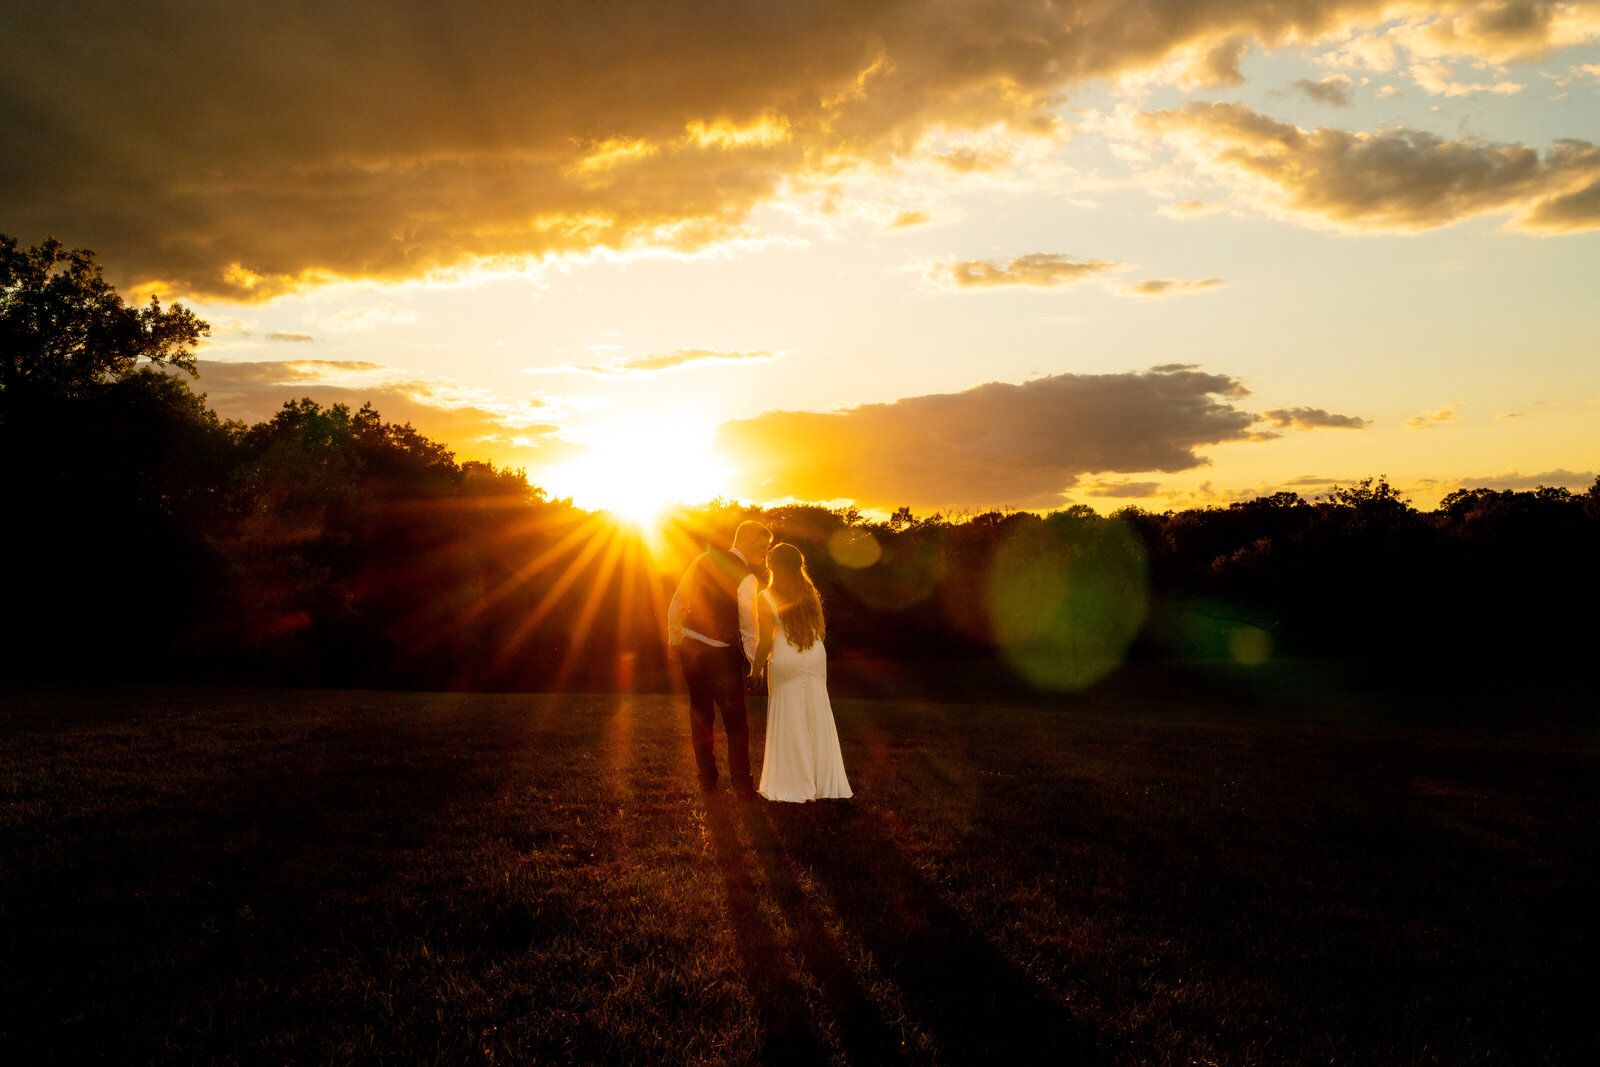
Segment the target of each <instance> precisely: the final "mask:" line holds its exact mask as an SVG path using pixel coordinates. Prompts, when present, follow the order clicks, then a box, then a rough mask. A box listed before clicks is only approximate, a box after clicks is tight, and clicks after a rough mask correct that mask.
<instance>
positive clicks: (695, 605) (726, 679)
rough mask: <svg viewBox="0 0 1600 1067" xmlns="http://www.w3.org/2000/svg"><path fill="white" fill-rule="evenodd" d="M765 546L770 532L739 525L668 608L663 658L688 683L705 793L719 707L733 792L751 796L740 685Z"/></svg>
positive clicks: (712, 782) (691, 572) (693, 568)
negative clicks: (727, 543)
mask: <svg viewBox="0 0 1600 1067" xmlns="http://www.w3.org/2000/svg"><path fill="white" fill-rule="evenodd" d="M771 547H772V531H770V530H768V529H767V528H766V527H765V526H762V525H761V524H760V523H758V522H742V523H740V524H739V528H738V529H737V530H735V531H734V533H733V547H732V548H731V549H729V550H727V551H723V550H722V549H720V548H713V549H710V550H708V551H706V552H704V553H702V554H701V555H700V557H699V558H698V559H696V560H695V561H694V562H693V563H692V564H690V565H689V569H688V571H686V572H685V573H684V576H683V580H682V581H681V582H679V583H678V591H677V592H676V593H674V594H673V596H672V606H671V607H669V608H668V609H667V646H668V647H667V656H668V658H669V659H674V660H677V661H678V662H679V663H681V664H682V665H683V679H684V681H685V682H687V683H688V684H689V740H690V742H691V743H692V744H693V746H694V761H695V765H696V767H697V768H698V770H699V772H700V789H701V791H702V792H705V793H711V792H713V791H715V789H716V788H717V758H716V755H715V754H714V753H713V752H712V747H711V730H712V725H713V723H714V720H715V718H716V709H717V708H721V709H722V728H723V729H724V730H725V731H727V734H728V774H729V776H730V777H731V778H732V779H733V790H734V792H735V793H737V794H738V795H739V796H740V797H741V798H743V799H746V800H748V799H749V798H751V797H754V796H755V795H756V788H755V783H754V782H753V781H752V780H751V778H750V728H749V725H748V723H747V722H746V716H745V706H744V683H745V674H746V673H747V671H748V670H749V668H748V667H747V665H746V664H747V662H748V660H749V658H750V656H751V655H752V654H754V652H755V649H756V588H757V584H758V583H757V581H756V569H757V568H759V567H760V566H761V565H762V564H763V563H764V562H766V558H767V549H769V548H771Z"/></svg>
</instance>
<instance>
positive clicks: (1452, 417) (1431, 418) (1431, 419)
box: [1406, 404, 1461, 430]
mask: <svg viewBox="0 0 1600 1067" xmlns="http://www.w3.org/2000/svg"><path fill="white" fill-rule="evenodd" d="M1459 407H1461V405H1460V404H1446V405H1445V406H1444V407H1442V408H1440V409H1439V410H1438V411H1430V412H1428V413H1426V414H1424V415H1413V416H1411V418H1409V419H1407V420H1406V427H1407V428H1408V429H1412V430H1431V429H1433V427H1434V426H1435V425H1436V424H1438V423H1441V422H1455V421H1456V418H1457V416H1456V409H1457V408H1459Z"/></svg>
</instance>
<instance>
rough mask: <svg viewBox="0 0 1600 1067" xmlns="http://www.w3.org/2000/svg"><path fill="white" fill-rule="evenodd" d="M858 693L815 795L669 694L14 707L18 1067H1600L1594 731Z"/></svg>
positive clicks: (1110, 699) (1197, 706)
mask: <svg viewBox="0 0 1600 1067" xmlns="http://www.w3.org/2000/svg"><path fill="white" fill-rule="evenodd" d="M841 688H842V689H849V688H850V687H848V686H841ZM858 691H859V687H858ZM1046 705H1047V706H1046ZM836 710H837V715H838V719H839V724H840V733H841V735H842V738H843V744H844V752H845V761H846V765H847V767H848V768H849V771H850V775H851V779H852V784H853V785H854V787H855V790H856V798H855V799H854V800H853V801H849V802H843V803H830V804H812V805H803V806H792V805H772V804H767V803H765V802H756V803H751V804H741V803H738V802H736V801H734V800H733V799H732V798H731V797H730V796H728V795H727V794H724V795H723V797H722V799H720V800H717V801H715V802H712V803H709V804H708V803H706V802H704V801H703V800H702V799H701V797H700V796H699V794H698V793H697V791H696V790H695V787H694V774H693V769H692V761H691V759H690V757H689V752H688V745H687V733H686V728H685V727H686V714H685V712H684V708H683V705H682V703H681V701H680V700H678V699H676V698H673V697H670V696H653V695H650V696H633V697H618V696H595V695H561V696H481V695H458V694H398V693H371V692H363V693H352V692H301V691H265V690H261V691H234V690H230V691H222V690H211V691H207V690H153V689H151V690H130V691H95V692H70V693H68V692H39V691H31V692H21V693H17V692H12V693H9V694H7V695H6V696H5V710H4V711H0V1060H3V1061H4V1062H6V1063H15V1064H24V1063H48V1062H62V1063H82V1062H88V1061H93V1060H105V1061H108V1062H115V1063H142V1062H149V1061H166V1062H182V1063H201V1062H220V1061H233V1062H268V1063H327V1062H348V1061H368V1060H370V1061H380V1060H381V1061H382V1062H385V1063H406V1062H471V1063H539V1062H551V1063H556V1062H600V1063H605V1062H616V1063H657V1062H659V1063H756V1062H780V1063H788V1062H794V1063H808V1062H828V1061H833V1062H849V1063H878V1062H895V1061H909V1062H941V1063H988V1062H1010V1063H1016V1062H1023V1063H1031V1062H1051V1063H1074V1062H1082V1063H1119V1064H1120V1063H1127V1064H1133V1063H1170V1064H1191V1063H1197V1064H1210V1063H1216V1064H1252V1063H1262V1064H1267V1063H1307V1064H1309V1063H1318V1064H1424V1063H1443V1064H1459V1063H1486V1064H1488V1063H1495V1064H1498V1063H1526V1064H1532V1063H1571V1064H1588V1063H1592V1062H1595V1059H1596V1056H1597V1055H1600V1023H1597V1021H1596V1012H1595V1010H1594V1007H1593V994H1592V987H1591V986H1590V985H1589V982H1590V981H1591V980H1592V979H1593V976H1594V974H1595V972H1596V964H1595V957H1596V952H1597V949H1600V943H1597V938H1596V932H1597V922H1596V918H1595V907H1596V901H1597V897H1600V878H1597V869H1600V868H1597V863H1596V860H1597V851H1600V840H1597V833H1596V830H1597V815H1600V775H1597V773H1596V772H1597V771H1600V756H1597V752H1600V748H1597V734H1596V731H1595V729H1594V726H1593V724H1592V722H1590V723H1585V722H1584V721H1583V720H1582V718H1581V716H1579V717H1576V718H1574V717H1568V718H1567V719H1566V720H1564V721H1561V720H1548V721H1545V722H1544V723H1543V724H1542V725H1531V724H1524V725H1522V726H1519V727H1516V728H1512V727H1508V726H1506V725H1504V723H1500V724H1495V723H1493V722H1488V721H1484V720H1481V719H1478V720H1474V721H1472V722H1470V723H1457V722H1451V721H1450V718H1449V714H1448V713H1449V712H1450V710H1451V709H1448V708H1442V707H1440V708H1433V709H1426V708H1423V709H1417V708H1412V709H1411V710H1412V711H1417V712H1419V713H1422V712H1428V711H1430V710H1431V712H1432V713H1433V714H1431V715H1427V714H1423V715H1422V717H1421V718H1420V719H1419V718H1417V717H1416V716H1413V717H1411V718H1410V719H1407V720H1400V719H1397V718H1396V717H1395V716H1394V715H1393V714H1391V712H1392V711H1393V710H1394V709H1393V708H1388V707H1386V706H1385V705H1384V704H1383V702H1382V701H1381V700H1379V699H1376V698H1373V699H1368V698H1366V697H1362V696H1360V695H1359V694H1354V693H1350V694H1340V693H1336V692H1331V691H1329V690H1327V689H1325V688H1321V687H1310V686H1306V685H1304V684H1293V682H1292V680H1289V681H1281V682H1279V683H1274V684H1272V685H1266V686H1260V685H1258V686H1254V687H1251V686H1247V685H1242V684H1234V683H1232V682H1228V681H1226V680H1218V679H1214V678H1207V677H1206V676H1204V675H1188V674H1182V673H1173V672H1165V673H1162V672H1146V673H1144V674H1140V673H1139V672H1130V673H1129V674H1128V675H1125V676H1123V677H1122V678H1119V679H1117V680H1114V681H1113V682H1112V683H1111V684H1108V685H1106V686H1103V687H1101V688H1100V689H1097V690H1095V691H1094V692H1092V693H1090V694H1088V695H1086V696H1083V697H1078V698H1057V699H1053V700H1051V701H1048V702H1040V706H1030V704H1029V702H1028V701H1026V700H1018V699H1010V700H1007V701H1004V702H1001V703H983V702H972V703H929V702H926V701H921V700H910V699H902V700H887V699H873V700H868V699H847V698H840V699H838V700H837V701H836ZM1479 710H1480V711H1481V710H1493V709H1479ZM1502 710H1505V711H1508V712H1509V711H1514V710H1516V709H1512V708H1507V709H1502ZM763 725H764V719H763V716H762V714H761V713H760V711H759V705H758V708H757V711H756V713H755V715H754V728H753V735H754V736H753V740H752V747H753V748H754V750H755V755H756V757H757V759H758V761H759V754H760V744H761V737H762V727H763ZM719 747H720V734H719Z"/></svg>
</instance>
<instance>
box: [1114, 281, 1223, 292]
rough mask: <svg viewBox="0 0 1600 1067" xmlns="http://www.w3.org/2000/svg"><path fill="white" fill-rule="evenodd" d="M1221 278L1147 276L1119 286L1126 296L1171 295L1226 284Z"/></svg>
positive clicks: (1202, 290) (1118, 289)
mask: <svg viewBox="0 0 1600 1067" xmlns="http://www.w3.org/2000/svg"><path fill="white" fill-rule="evenodd" d="M1226 284H1227V282H1225V281H1223V280H1222V279H1221V278H1146V279H1144V280H1143V281H1138V282H1129V283H1127V284H1126V285H1122V286H1118V287H1117V292H1119V293H1121V294H1122V295H1124V296H1171V295H1173V294H1174V293H1198V292H1204V291H1205V290H1207V289H1215V288H1217V287H1218V286H1222V285H1226Z"/></svg>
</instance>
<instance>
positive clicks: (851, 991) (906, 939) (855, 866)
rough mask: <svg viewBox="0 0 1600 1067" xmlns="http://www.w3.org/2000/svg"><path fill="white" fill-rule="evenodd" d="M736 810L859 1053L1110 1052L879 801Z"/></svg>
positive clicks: (1096, 1057)
mask: <svg viewBox="0 0 1600 1067" xmlns="http://www.w3.org/2000/svg"><path fill="white" fill-rule="evenodd" d="M738 817H739V818H740V820H741V823H742V825H743V827H744V828H745V830H746V832H747V833H748V834H749V837H750V840H751V844H752V848H753V852H754V856H755V858H756V860H757V861H758V862H759V863H761V865H762V867H763V868H764V871H765V873H766V877H767V879H768V882H769V884H770V885H771V887H772V890H773V895H774V897H775V900H776V903H777V905H778V907H779V908H780V909H781V910H782V911H783V913H784V915H785V917H786V918H787V919H788V920H789V923H790V924H791V925H792V926H793V928H794V930H795V940H796V943H797V944H796V963H797V965H798V966H800V967H802V968H804V969H805V971H806V973H807V974H809V976H810V977H811V979H812V980H813V981H814V982H815V983H816V984H817V985H819V986H820V987H821V988H822V990H823V994H824V996H826V997H827V1000H828V1007H829V1009H830V1010H831V1012H832V1013H833V1015H834V1017H835V1019H836V1021H837V1023H838V1030H839V1040H840V1043H841V1044H842V1045H843V1046H844V1048H843V1050H842V1051H843V1052H844V1053H845V1054H846V1056H847V1058H848V1059H850V1060H851V1061H852V1062H866V1063H871V1062H880V1061H883V1060H887V1059H895V1058H900V1057H902V1056H908V1057H910V1058H914V1059H918V1060H922V1059H927V1058H930V1057H932V1058H938V1059H940V1060H948V1061H951V1062H956V1063H984V1062H994V1063H1008V1062H1041V1061H1043V1060H1045V1059H1049V1060H1050V1061H1052V1062H1062V1063H1099V1062H1103V1060H1104V1056H1103V1055H1102V1053H1101V1052H1100V1051H1099V1049H1098V1047H1097V1043H1096V1041H1095V1037H1094V1034H1093V1033H1092V1032H1091V1031H1090V1029H1089V1028H1088V1027H1087V1026H1086V1025H1085V1024H1084V1022H1083V1021H1082V1020H1080V1019H1078V1018H1077V1017H1076V1016H1074V1015H1073V1013H1072V1012H1071V1011H1070V1010H1069V1009H1068V1008H1067V1007H1066V1006H1065V1005H1064V1004H1062V1003H1060V1002H1059V1001H1057V1000H1055V999H1053V998H1052V997H1051V996H1050V995H1049V993H1048V991H1047V990H1044V989H1042V988H1041V987H1040V986H1039V985H1038V984H1037V983H1036V982H1034V981H1033V980H1032V979H1030V978H1029V977H1028V976H1027V975H1026V974H1025V973H1023V972H1022V971H1021V970H1020V969H1019V968H1018V967H1017V966H1016V965H1015V964H1013V963H1012V962H1011V961H1010V960H1008V959H1007V958H1006V957H1005V956H1004V955H1003V954H1002V953H1001V952H1000V951H999V950H998V949H997V948H996V947H995V946H994V945H993V944H992V943H990V942H989V941H988V940H987V939H986V938H984V936H983V935H982V934H981V933H980V932H979V931H977V930H976V929H974V928H973V926H972V924H971V923H970V922H968V921H967V920H966V919H965V918H964V917H963V916H961V915H960V913H958V912H956V911H955V910H954V909H952V908H950V907H949V906H948V905H946V904H945V903H944V901H943V900H942V898H941V897H940V896H939V894H938V893H937V891H936V890H935V888H934V887H933V886H932V885H930V884H929V883H928V881H927V880H926V878H925V877H924V876H923V875H922V873H921V872H920V871H918V870H917V868H916V867H915V866H914V865H913V864H912V863H910V862H909V861H908V860H907V859H906V857H905V855H904V853H903V852H902V851H901V850H900V847H899V845H898V844H897V843H896V842H895V841H894V840H893V838H892V837H891V835H890V834H889V833H887V832H886V830H885V829H884V828H883V826H882V825H881V824H880V822H879V821H878V820H876V819H875V818H874V817H873V816H872V814H871V812H870V811H869V810H867V809H865V808H863V807H861V806H858V805H853V804H849V803H824V804H806V805H788V804H762V805H758V806H754V807H749V808H744V809H741V810H740V812H739V816H738ZM730 829H731V828H730ZM730 837H731V835H730ZM719 848H720V846H719ZM720 858H721V857H720V856H719V859H720ZM733 859H734V862H738V860H739V857H737V856H736V855H735V856H734V857H733ZM758 929H759V924H758ZM760 947H761V946H759V945H752V948H757V949H759V948H760ZM853 957H854V958H853ZM757 958H758V959H759V958H761V957H760V956H757ZM769 958H770V957H769ZM868 984H870V985H871V987H872V994H871V995H870V996H869V994H868V989H867V985H868ZM886 1017H890V1018H893V1019H894V1023H893V1025H891V1024H890V1023H889V1022H888V1021H887V1018H886Z"/></svg>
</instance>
